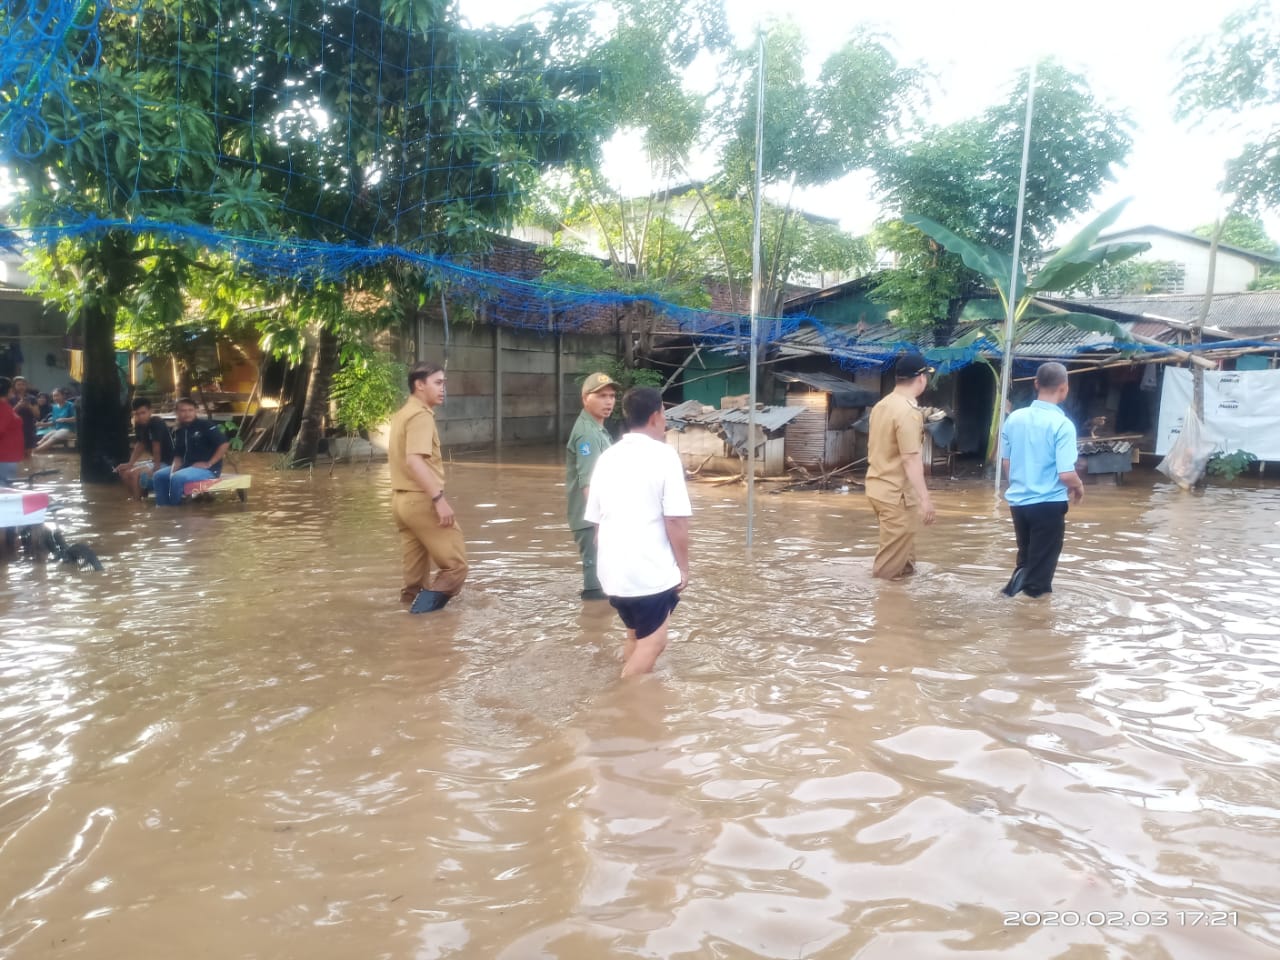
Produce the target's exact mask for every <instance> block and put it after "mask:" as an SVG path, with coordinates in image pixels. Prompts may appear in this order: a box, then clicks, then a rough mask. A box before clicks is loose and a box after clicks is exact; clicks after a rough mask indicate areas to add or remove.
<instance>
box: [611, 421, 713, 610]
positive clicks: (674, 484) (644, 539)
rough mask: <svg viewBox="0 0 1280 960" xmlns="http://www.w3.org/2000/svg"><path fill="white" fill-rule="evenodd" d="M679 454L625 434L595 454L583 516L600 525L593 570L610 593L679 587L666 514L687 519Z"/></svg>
mask: <svg viewBox="0 0 1280 960" xmlns="http://www.w3.org/2000/svg"><path fill="white" fill-rule="evenodd" d="M692 515H693V508H692V507H691V506H690V505H689V491H688V489H687V488H686V487H685V484H684V467H683V465H681V463H680V454H678V453H676V451H675V450H674V449H673V448H671V447H669V446H667V445H666V444H665V443H663V442H662V441H660V440H655V439H653V437H649V436H646V435H645V434H643V433H628V434H627V435H626V436H624V437H623V438H622V439H621V440H619V441H618V442H617V443H615V444H614V445H613V446H612V447H610V448H609V449H608V450H606V451H605V452H604V453H602V454H600V460H599V462H597V463H596V469H595V472H594V473H593V474H592V475H591V490H590V492H589V494H588V496H587V512H586V519H587V521H588V522H589V523H594V524H596V525H597V526H598V527H599V528H600V533H599V538H598V541H597V542H598V544H599V550H598V553H597V560H596V572H597V573H598V574H599V576H600V586H601V587H603V588H604V592H605V593H607V594H608V595H609V596H611V597H648V596H652V595H653V594H655V593H662V592H663V591H665V590H670V589H671V588H672V587H678V586H679V585H680V567H679V566H677V564H676V556H675V553H674V552H673V551H672V550H671V542H670V541H669V540H668V539H667V527H666V523H665V522H664V518H666V517H690V516H692Z"/></svg>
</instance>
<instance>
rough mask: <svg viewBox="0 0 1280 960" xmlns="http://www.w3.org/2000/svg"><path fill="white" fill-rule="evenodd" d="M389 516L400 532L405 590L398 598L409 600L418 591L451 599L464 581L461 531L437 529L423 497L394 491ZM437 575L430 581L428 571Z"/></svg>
mask: <svg viewBox="0 0 1280 960" xmlns="http://www.w3.org/2000/svg"><path fill="white" fill-rule="evenodd" d="M391 514H392V516H393V517H395V521H396V529H397V530H399V531H400V551H401V561H402V563H403V564H404V589H403V590H402V591H401V594H400V595H401V597H402V598H404V597H408V598H409V599H410V600H412V599H413V597H414V596H416V595H417V593H418V591H419V590H423V589H430V590H438V591H440V592H441V593H444V594H448V595H449V596H451V597H452V596H454V595H455V594H456V593H457V592H458V591H459V590H461V589H462V583H463V581H464V580H466V579H467V546H466V544H465V543H464V542H463V540H462V529H461V528H460V527H459V526H458V525H457V523H456V522H455V523H454V525H453V526H452V527H442V526H440V521H439V520H438V519H437V518H436V510H435V507H434V506H433V505H432V503H431V498H430V497H428V496H427V495H426V494H425V493H417V492H413V491H403V490H395V491H393V492H392V494H391ZM432 566H435V567H436V568H437V569H438V570H439V573H437V574H436V577H435V581H434V582H432V581H431V579H430V578H431V568H432Z"/></svg>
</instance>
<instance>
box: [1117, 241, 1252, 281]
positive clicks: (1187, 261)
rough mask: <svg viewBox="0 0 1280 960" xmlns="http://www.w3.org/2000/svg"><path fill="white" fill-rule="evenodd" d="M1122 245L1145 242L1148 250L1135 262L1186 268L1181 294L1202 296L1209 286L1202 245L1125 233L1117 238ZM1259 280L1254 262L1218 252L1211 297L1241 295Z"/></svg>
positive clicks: (1225, 251) (1206, 259)
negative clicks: (1163, 262)
mask: <svg viewBox="0 0 1280 960" xmlns="http://www.w3.org/2000/svg"><path fill="white" fill-rule="evenodd" d="M1116 239H1117V240H1118V241H1121V242H1124V243H1130V242H1142V241H1146V242H1147V243H1150V244H1151V249H1150V250H1148V251H1147V252H1146V253H1144V254H1142V255H1140V256H1138V257H1135V258H1134V259H1135V260H1172V261H1174V262H1175V263H1181V264H1183V265H1184V266H1185V267H1186V280H1185V282H1184V285H1183V289H1182V292H1183V293H1193V294H1202V293H1204V292H1205V288H1206V287H1207V286H1208V276H1209V248H1208V247H1207V246H1205V245H1203V244H1199V243H1194V242H1192V241H1189V240H1183V239H1181V238H1179V237H1171V236H1168V235H1167V234H1163V233H1137V232H1135V233H1126V234H1124V236H1122V237H1117V238H1116ZM1257 278H1258V266H1257V264H1256V262H1255V261H1253V260H1247V259H1245V258H1244V257H1241V256H1238V255H1237V254H1234V253H1231V252H1230V251H1227V250H1219V251H1218V265H1217V269H1216V270H1215V271H1214V282H1213V292H1214V293H1242V292H1244V291H1245V290H1247V289H1249V284H1250V283H1252V282H1253V281H1254V280H1256V279H1257Z"/></svg>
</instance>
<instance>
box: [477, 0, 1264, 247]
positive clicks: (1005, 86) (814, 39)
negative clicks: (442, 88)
mask: <svg viewBox="0 0 1280 960" xmlns="http://www.w3.org/2000/svg"><path fill="white" fill-rule="evenodd" d="M1243 5H1244V2H1243V0H1172V2H1170V0H1076V2H1074V3H1071V4H1063V3H1048V2H1046V0H968V2H956V0H947V2H941V0H912V2H902V0H896V2H895V0H881V2H878V3H871V4H860V3H840V2H839V0H728V2H727V3H726V6H727V8H728V11H729V21H730V26H731V27H732V29H733V31H734V33H735V36H736V37H737V39H738V41H739V42H740V44H743V45H745V44H748V43H750V42H751V41H752V38H753V37H754V36H755V33H756V31H757V30H758V29H759V27H760V25H762V24H766V23H768V22H769V21H771V20H778V19H782V18H784V17H790V18H791V19H793V20H794V21H795V22H796V23H797V24H798V25H799V26H800V28H801V30H802V32H803V33H804V35H805V36H806V38H807V40H808V43H809V49H810V51H811V54H812V56H813V62H814V65H815V70H816V68H817V67H818V66H819V65H820V64H821V62H822V60H823V59H824V58H825V57H826V56H827V55H828V54H829V53H831V52H832V51H833V50H835V49H836V48H837V47H839V45H840V44H841V43H843V42H844V40H845V39H847V38H848V36H849V34H850V32H851V31H852V30H853V29H854V28H855V27H856V26H857V25H858V24H859V23H865V24H868V25H870V26H872V27H875V28H877V29H878V30H880V31H881V32H883V33H884V34H887V35H888V37H889V38H890V45H891V47H892V48H893V49H894V52H895V54H896V55H897V57H898V59H899V61H901V62H903V63H917V64H920V65H922V66H923V67H924V68H925V69H926V70H928V71H929V72H930V73H931V74H934V75H935V76H936V77H937V84H936V86H935V87H934V89H933V90H932V96H933V102H932V104H931V107H930V111H929V113H928V115H927V116H928V119H929V120H931V121H934V122H938V123H949V122H953V121H956V120H960V119H963V118H965V117H968V116H973V115H974V114H976V113H978V112H980V111H981V110H982V109H983V108H985V107H986V106H988V105H989V104H991V103H995V102H998V101H1001V100H1003V99H1005V98H1006V96H1007V94H1008V90H1009V87H1010V84H1011V83H1012V81H1013V78H1014V76H1015V75H1016V74H1017V72H1018V71H1019V70H1021V69H1023V68H1025V67H1026V66H1028V65H1029V64H1030V63H1032V62H1033V61H1035V60H1038V59H1040V58H1043V57H1046V56H1052V57H1054V58H1055V59H1057V60H1058V61H1059V62H1061V63H1063V64H1064V65H1065V66H1067V67H1069V68H1071V69H1074V70H1077V71H1079V72H1083V73H1084V74H1085V75H1086V76H1088V78H1089V80H1090V83H1091V85H1092V86H1093V89H1094V92H1095V94H1096V95H1098V96H1100V97H1102V98H1104V99H1105V100H1107V101H1109V102H1110V103H1111V104H1112V105H1114V106H1119V107H1121V108H1123V109H1125V110H1126V111H1127V112H1128V113H1129V115H1130V117H1131V118H1132V120H1133V121H1134V123H1135V130H1134V147H1133V150H1132V152H1131V153H1130V156H1129V160H1128V163H1127V166H1126V167H1125V168H1124V169H1122V170H1119V171H1117V182H1116V183H1114V184H1111V185H1109V186H1108V187H1107V188H1106V189H1105V190H1104V191H1102V192H1100V193H1099V195H1098V197H1097V199H1096V202H1095V207H1094V212H1100V211H1101V210H1104V209H1106V208H1107V207H1109V206H1111V205H1112V204H1113V203H1116V202H1117V201H1119V200H1121V199H1124V198H1125V197H1132V198H1133V199H1132V202H1131V203H1130V205H1129V206H1128V208H1126V210H1125V213H1124V215H1123V217H1122V219H1121V220H1120V221H1119V222H1118V223H1117V225H1116V229H1123V228H1127V227H1135V226H1142V225H1146V224H1154V225H1157V226H1162V227H1167V228H1169V229H1173V230H1189V229H1191V228H1192V227H1195V226H1197V225H1200V224H1203V223H1208V222H1211V221H1213V220H1214V218H1215V217H1217V216H1218V215H1219V214H1220V212H1221V209H1222V200H1221V198H1220V196H1219V194H1218V191H1217V184H1218V183H1219V181H1220V180H1221V179H1222V173H1223V165H1224V162H1225V161H1226V160H1227V159H1228V158H1229V157H1230V156H1231V155H1232V154H1233V153H1235V152H1236V151H1237V150H1238V149H1239V147H1240V145H1241V144H1242V143H1243V142H1244V140H1243V133H1242V132H1241V131H1240V130H1233V129H1227V128H1223V127H1220V126H1219V127H1215V128H1206V129H1194V128H1192V127H1190V125H1188V124H1187V123H1180V122H1177V121H1175V120H1174V118H1173V110H1174V100H1173V94H1172V91H1173V88H1174V86H1175V84H1176V83H1177V80H1178V68H1179V62H1180V56H1179V54H1180V51H1181V50H1183V49H1184V47H1185V45H1186V44H1187V43H1188V42H1190V41H1194V40H1196V39H1199V38H1200V37H1203V36H1208V35H1211V34H1214V33H1216V32H1217V31H1218V28H1219V26H1220V24H1221V21H1222V18H1223V17H1224V16H1226V14H1227V13H1229V12H1230V11H1231V10H1233V9H1236V8H1237V7H1238V6H1243ZM541 6H543V3H542V2H539V0H460V7H461V10H462V12H463V15H464V16H466V17H467V18H468V19H470V20H471V22H472V23H474V24H476V25H481V24H485V23H513V22H516V21H518V20H520V19H523V18H526V17H527V16H528V15H529V14H530V13H531V12H533V11H536V10H537V9H538V8H539V7H541ZM766 108H767V107H766ZM1248 119H1249V118H1245V121H1246V122H1247V121H1248ZM1033 149H1034V144H1033ZM635 156H636V152H635V150H634V149H633V148H631V147H628V146H622V147H620V148H618V149H615V150H613V151H611V152H609V153H608V154H607V157H608V158H609V162H610V165H609V168H608V172H609V173H610V176H611V177H612V179H614V180H615V182H617V183H618V184H619V185H620V186H622V187H623V189H624V190H626V191H627V192H635V193H641V192H647V191H648V190H650V189H653V188H654V186H655V185H654V184H653V183H652V181H650V180H649V178H648V176H647V171H646V170H645V168H644V166H643V164H637V163H636V162H635V160H634V159H632V158H634V157H635ZM799 202H800V204H801V205H802V206H803V207H805V208H806V209H808V210H809V211H810V212H813V213H820V214H824V215H827V216H835V217H838V218H839V219H840V221H841V225H842V226H843V227H844V228H845V229H846V230H850V231H852V232H854V233H863V232H866V230H867V229H869V228H870V226H871V225H872V223H873V222H874V221H875V219H876V217H877V216H878V214H879V208H878V206H877V205H876V203H875V201H874V198H873V197H872V196H871V191H870V187H869V182H868V181H867V180H866V179H865V178H864V177H858V176H853V177H850V178H847V179H846V180H844V181H841V182H840V183H838V184H834V185H829V186H827V187H825V188H822V189H819V190H813V191H808V192H806V193H805V194H804V195H803V196H802V197H801V198H800V201H799ZM1088 219H1089V215H1087V214H1086V215H1082V216H1081V217H1080V218H1079V219H1078V220H1077V221H1075V222H1073V223H1072V224H1069V225H1065V229H1064V233H1065V234H1066V235H1069V234H1070V233H1071V232H1072V230H1073V229H1074V228H1075V227H1078V226H1080V225H1081V224H1083V223H1084V222H1087V220H1088ZM1264 220H1265V223H1266V226H1267V228H1268V230H1269V232H1270V234H1271V236H1272V237H1275V238H1277V239H1280V211H1273V212H1272V214H1271V215H1269V216H1267V217H1265V218H1264Z"/></svg>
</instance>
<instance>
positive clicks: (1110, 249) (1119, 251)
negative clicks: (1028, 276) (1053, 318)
mask: <svg viewBox="0 0 1280 960" xmlns="http://www.w3.org/2000/svg"><path fill="white" fill-rule="evenodd" d="M1150 249H1151V244H1149V243H1145V242H1142V243H1137V242H1132V243H1108V244H1105V245H1103V246H1101V247H1094V248H1093V249H1092V250H1086V251H1085V252H1084V253H1082V254H1079V255H1077V256H1075V257H1072V258H1070V259H1064V258H1063V257H1062V255H1061V254H1058V255H1057V256H1055V257H1053V258H1052V259H1051V260H1050V261H1049V262H1048V263H1046V264H1045V265H1044V266H1043V267H1041V268H1040V272H1039V273H1037V274H1036V275H1035V277H1034V278H1033V279H1032V281H1031V285H1030V287H1029V288H1028V289H1029V290H1030V291H1031V292H1032V293H1044V292H1046V291H1050V290H1066V289H1068V288H1069V287H1071V286H1072V285H1074V284H1075V283H1076V282H1078V281H1079V280H1081V279H1083V278H1084V277H1086V276H1088V275H1089V274H1090V273H1091V272H1093V271H1094V270H1096V269H1098V268H1099V267H1102V266H1107V265H1110V264H1113V263H1121V262H1123V261H1125V260H1128V259H1129V258H1130V257H1136V256H1137V255H1138V254H1140V253H1145V252H1146V251H1148V250H1150Z"/></svg>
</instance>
